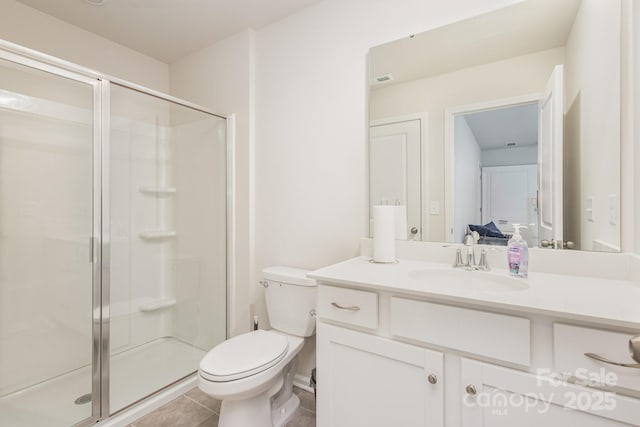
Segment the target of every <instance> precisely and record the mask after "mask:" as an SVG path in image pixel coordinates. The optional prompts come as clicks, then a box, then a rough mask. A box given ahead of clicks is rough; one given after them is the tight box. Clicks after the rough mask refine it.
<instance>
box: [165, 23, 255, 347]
mask: <svg viewBox="0 0 640 427" xmlns="http://www.w3.org/2000/svg"><path fill="white" fill-rule="evenodd" d="M253 44H254V33H253V31H252V30H247V31H243V32H241V33H239V34H237V35H235V36H232V37H230V38H228V39H226V40H223V41H221V42H218V43H215V44H213V45H211V46H209V47H207V48H205V49H202V50H200V51H197V52H194V53H192V54H191V55H188V56H186V57H185V58H182V59H181V60H179V61H176V62H175V63H173V64H171V66H170V71H171V94H172V95H174V96H177V97H179V98H183V99H186V100H189V101H191V102H195V103H197V104H200V105H202V106H204V107H207V108H209V109H211V110H212V111H214V112H216V113H219V114H223V115H226V114H232V113H233V114H234V115H235V122H236V128H235V137H236V140H235V176H234V180H235V191H234V193H235V207H234V209H235V230H236V231H235V239H234V241H235V250H234V252H235V257H234V258H235V268H234V269H233V271H232V272H231V273H232V276H230V277H232V279H233V283H234V285H233V291H232V292H233V293H234V294H233V295H231V298H232V304H233V307H232V312H233V319H232V321H231V325H230V332H231V335H237V334H239V333H242V332H246V331H248V330H249V325H250V318H251V306H252V304H253V303H252V290H253V289H254V288H255V287H256V286H258V283H257V282H258V280H256V278H255V277H256V276H255V270H254V268H253V264H254V263H253V236H254V234H253V216H254V207H253V177H252V170H253V157H252V156H253V147H252V120H253ZM263 317H264V316H263ZM265 320H266V319H265Z"/></svg>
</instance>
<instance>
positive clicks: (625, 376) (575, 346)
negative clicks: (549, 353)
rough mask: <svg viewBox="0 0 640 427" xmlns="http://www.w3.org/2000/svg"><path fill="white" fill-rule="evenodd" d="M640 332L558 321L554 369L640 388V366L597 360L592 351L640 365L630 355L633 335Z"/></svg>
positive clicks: (577, 375) (613, 383) (639, 389)
mask: <svg viewBox="0 0 640 427" xmlns="http://www.w3.org/2000/svg"><path fill="white" fill-rule="evenodd" d="M635 335H640V331H638V332H637V333H636V334H633V333H622V332H612V331H605V330H601V329H592V328H585V327H581V326H573V325H566V324H562V323H554V325H553V344H554V347H553V348H554V357H553V358H554V365H555V366H554V368H555V371H556V372H561V373H565V374H569V375H573V376H575V377H576V378H581V379H586V380H591V381H596V382H604V383H606V384H607V385H611V386H617V387H622V388H626V389H631V390H636V391H640V368H625V367H620V366H614V365H612V364H609V363H607V362H604V361H598V360H594V359H592V358H590V357H588V356H586V355H585V354H586V353H592V354H595V355H598V356H600V357H603V358H605V359H607V360H609V361H612V362H617V363H624V364H637V363H638V362H636V361H634V360H633V359H632V358H631V356H630V355H629V338H631V337H633V336H635Z"/></svg>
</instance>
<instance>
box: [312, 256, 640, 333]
mask: <svg viewBox="0 0 640 427" xmlns="http://www.w3.org/2000/svg"><path fill="white" fill-rule="evenodd" d="M369 260H370V258H368V257H357V258H353V259H350V260H347V261H344V262H341V263H338V264H334V265H330V266H328V267H324V268H321V269H319V270H315V271H312V272H311V273H309V274H308V275H307V276H308V277H310V278H313V279H316V280H318V281H320V282H328V283H333V284H340V285H345V286H350V287H353V286H355V287H358V288H363V289H372V290H383V291H389V292H396V293H399V294H405V295H415V296H420V297H425V298H429V299H434V300H439V301H443V302H452V303H461V304H465V305H475V306H481V307H489V308H493V309H502V310H512V311H514V310H515V311H519V312H526V313H532V314H543V315H547V316H553V317H559V318H563V319H569V320H580V321H586V322H597V323H598V324H603V325H611V326H617V327H627V328H633V329H640V286H638V285H636V284H634V283H633V282H631V281H625V280H609V279H601V278H591V277H581V276H566V275H559V274H548V273H538V272H530V273H529V278H527V279H524V278H514V280H518V281H522V283H524V284H526V285H528V287H527V288H525V289H518V290H507V291H505V290H478V289H472V287H470V288H469V289H467V288H464V287H460V286H446V284H445V283H443V282H446V280H439V279H437V278H432V279H429V280H426V279H414V278H412V277H410V273H411V272H412V271H414V272H415V271H419V270H429V269H432V270H436V271H438V272H441V273H446V270H447V269H449V270H450V271H451V272H452V273H453V274H458V275H460V274H463V273H464V274H469V275H484V276H483V279H489V278H495V279H496V280H497V281H505V280H508V278H510V277H511V276H510V275H509V273H508V272H507V271H506V270H500V269H496V270H493V271H491V272H482V271H469V272H466V271H461V270H458V269H456V270H454V269H453V268H452V267H451V265H448V264H440V263H433V262H425V261H412V260H400V261H399V262H398V263H397V264H375V263H371V262H369ZM473 277H476V276H473ZM478 277H480V276H478Z"/></svg>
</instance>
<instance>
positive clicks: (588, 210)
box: [584, 196, 594, 222]
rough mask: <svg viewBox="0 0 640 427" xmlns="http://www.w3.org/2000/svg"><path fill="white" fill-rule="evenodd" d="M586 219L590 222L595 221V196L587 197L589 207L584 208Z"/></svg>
mask: <svg viewBox="0 0 640 427" xmlns="http://www.w3.org/2000/svg"><path fill="white" fill-rule="evenodd" d="M584 216H585V219H586V220H587V221H589V222H594V219H593V196H590V197H587V207H586V208H584Z"/></svg>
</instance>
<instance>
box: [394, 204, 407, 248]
mask: <svg viewBox="0 0 640 427" xmlns="http://www.w3.org/2000/svg"><path fill="white" fill-rule="evenodd" d="M393 208H394V210H395V217H396V225H395V230H396V233H395V235H396V240H407V207H406V206H404V205H395V206H393Z"/></svg>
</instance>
